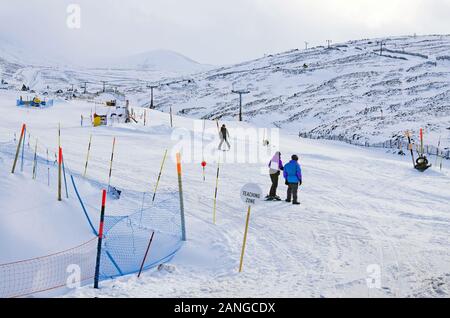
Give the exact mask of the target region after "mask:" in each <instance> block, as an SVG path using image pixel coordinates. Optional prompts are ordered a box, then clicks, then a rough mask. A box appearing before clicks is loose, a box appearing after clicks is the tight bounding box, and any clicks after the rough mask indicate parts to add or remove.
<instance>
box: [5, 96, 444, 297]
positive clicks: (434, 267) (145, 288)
mask: <svg viewBox="0 0 450 318" xmlns="http://www.w3.org/2000/svg"><path fill="white" fill-rule="evenodd" d="M2 94H3V95H0V116H1V118H3V120H2V125H1V127H0V141H9V140H11V139H12V138H13V134H14V132H16V133H19V128H20V124H21V123H22V122H26V123H27V124H28V127H29V131H30V133H31V144H32V145H33V144H34V140H35V138H36V137H38V138H39V141H40V142H41V143H42V144H43V145H50V146H51V145H53V147H54V148H56V146H55V145H56V141H57V137H56V136H57V135H56V133H57V130H56V127H57V124H58V123H59V122H60V123H61V126H62V144H63V148H64V149H65V150H64V151H65V160H66V162H67V164H68V166H70V168H71V169H72V170H75V171H78V172H82V169H83V167H84V160H85V153H86V149H87V143H88V140H89V135H90V134H91V133H92V134H93V135H94V137H93V140H94V141H93V153H92V168H91V169H90V170H89V171H88V175H89V177H91V178H94V179H97V180H100V181H102V182H106V179H107V172H108V168H109V156H110V150H111V145H112V137H113V136H115V137H117V148H116V157H115V160H116V162H115V166H114V167H115V169H114V172H113V184H114V185H115V186H119V187H121V188H123V189H132V190H140V191H145V190H143V189H142V187H145V186H148V187H149V189H151V188H152V187H153V185H154V182H155V180H156V176H157V173H158V169H159V165H160V162H161V159H162V155H163V152H164V149H166V148H167V149H169V151H170V152H172V153H171V155H173V152H174V151H172V150H173V149H174V145H175V144H176V143H177V140H172V138H171V135H172V134H174V133H175V134H177V133H178V132H179V130H178V129H176V130H175V132H174V130H172V129H171V128H170V125H169V116H168V115H167V114H164V113H159V112H153V111H152V112H149V113H148V115H149V122H150V126H147V127H143V125H142V123H140V124H133V125H128V126H127V125H123V124H117V125H114V127H102V128H96V129H92V128H90V127H83V128H82V127H80V114H82V113H83V114H85V115H88V114H89V113H90V110H91V108H92V107H93V105H92V104H89V103H85V102H76V101H73V102H68V103H67V102H65V103H56V105H55V106H54V107H53V108H49V109H46V110H26V109H20V108H17V107H15V106H14V105H15V102H14V98H15V97H16V96H15V95H13V94H8V93H2ZM136 111H137V112H138V114H139V113H140V112H141V110H140V109H136ZM197 124H198V123H197ZM194 125H195V123H194V121H193V120H191V119H186V118H181V117H175V126H176V127H178V128H184V129H187V131H192V130H193V129H194ZM200 125H201V124H200ZM215 125H216V124H215V123H214V122H208V123H207V128H208V130H207V131H208V132H209V133H208V134H207V139H208V138H212V137H211V135H210V134H212V133H214V131H215V129H216V128H215V127H216V126H215ZM228 125H229V127H230V133H231V134H233V131H237V129H238V128H239V127H249V126H246V125H245V124H242V125H240V124H237V123H228ZM194 138H195V139H196V140H197V139H198V138H199V135H198V133H196V134H194ZM200 138H201V136H200ZM208 140H209V139H208ZM280 140H281V143H280V147H279V148H280V150H281V152H282V153H283V159H284V160H286V159H287V157H288V155H290V154H292V153H297V154H299V156H300V161H301V164H302V166H303V172H304V182H303V186H302V188H301V191H300V200H301V202H302V205H301V206H291V205H288V204H287V203H285V202H267V203H266V202H265V203H262V204H261V205H259V206H257V207H256V208H255V209H254V210H253V212H252V217H251V221H250V230H249V237H248V245H247V251H246V255H245V262H244V273H242V274H239V273H238V272H237V271H238V265H239V255H240V249H241V244H242V237H243V230H244V224H245V212H246V207H244V206H243V204H242V203H241V201H240V199H239V189H240V188H241V186H242V185H243V184H245V183H247V182H250V181H251V182H256V183H258V184H260V185H261V187H262V188H263V189H264V191H268V188H269V181H270V180H269V177H268V175H265V174H263V173H262V171H263V170H265V169H264V166H265V165H266V164H267V162H266V158H265V157H264V158H263V159H262V160H261V162H260V163H232V162H230V161H229V160H227V161H226V163H225V164H223V165H222V168H221V176H220V181H219V195H218V204H217V224H216V225H213V224H212V206H213V194H214V185H215V174H216V167H215V163H214V160H215V158H217V156H218V154H216V153H212V152H211V153H210V154H209V155H207V161H208V163H209V165H208V167H207V169H206V173H207V175H206V182H203V180H202V176H201V166H200V161H201V158H200V159H199V160H196V161H195V162H191V163H189V162H186V163H184V165H183V183H184V190H185V193H184V198H185V208H186V218H187V236H188V242H187V243H186V244H185V245H184V247H183V248H182V249H181V251H180V252H179V253H178V254H177V255H176V256H175V258H174V259H173V260H172V261H171V265H172V266H173V269H174V270H173V271H166V270H163V271H150V272H147V273H145V274H144V276H143V277H141V279H139V280H138V279H136V278H135V277H124V278H121V279H117V280H114V281H108V282H104V283H103V284H102V289H101V290H100V291H94V290H93V289H92V288H90V287H83V288H81V289H78V290H76V291H74V292H72V293H70V294H68V295H67V296H69V297H93V296H98V297H258V296H262V297H301V296H305V297H356V296H362V297H376V296H382V297H404V296H427V297H430V296H431V297H449V296H450V266H449V264H450V248H449V247H450V239H449V237H450V236H449V234H450V209H449V206H450V205H449V203H450V189H449V187H448V184H449V181H450V172H449V170H448V162H445V163H444V170H443V171H442V172H440V171H438V170H436V169H431V170H429V171H427V172H426V173H424V174H420V173H418V172H416V171H414V170H413V169H412V168H411V166H412V164H411V162H410V158H409V157H400V156H397V155H393V154H391V153H384V152H383V151H377V150H373V149H362V148H355V147H353V146H348V145H344V144H341V143H335V142H326V141H312V140H303V139H299V138H298V137H296V136H293V135H288V134H285V133H284V132H283V131H281V137H280ZM215 142H216V141H213V142H212V144H214V145H215ZM232 146H233V147H234V146H235V145H234V144H233V145H232ZM233 149H234V148H233ZM273 151H275V148H273V149H271V152H273ZM220 155H221V156H222V154H220ZM197 157H198V153H197ZM267 157H269V154H267ZM196 159H198V158H196ZM0 169H1V170H2V176H3V175H5V174H6V173H7V171H8V170H9V169H10V163H9V162H5V163H3V164H2V165H1V167H0ZM5 171H6V172H5ZM18 178H19V177H18ZM9 180H10V178H8V179H7V180H5V179H2V181H1V182H0V185H1V189H2V192H3V191H8V190H9V187H8V182H9ZM280 181H281V180H280ZM280 184H281V185H280V188H279V194H281V195H282V196H284V192H285V186H284V185H283V182H280ZM176 187H177V184H176V169H175V164H174V162H173V160H170V161H169V164H168V165H167V167H166V171H165V173H164V175H163V178H162V183H161V191H164V190H174V189H176ZM11 191H14V189H11ZM13 193H14V192H10V193H9V195H10V196H11V197H12V194H13ZM7 198H8V196H7V194H4V193H2V201H1V202H2V203H1V212H0V220H1V222H0V224H1V223H3V222H4V219H5V216H6V215H7V213H6V211H5V208H6V209H12V207H11V204H10V203H7V204H5V203H4V202H5V201H7ZM30 200H34V198H30ZM43 200H44V199H43ZM36 204H37V205H38V204H40V202H36ZM48 207H51V209H53V206H51V205H49V206H48ZM38 211H39V210H36V213H38ZM5 213H6V214H5ZM107 213H108V208H107ZM32 220H33V218H30V219H28V218H26V219H20V222H32ZM16 222H19V220H16ZM58 222H59V223H60V222H61V221H60V220H58ZM67 222H71V221H70V220H67ZM55 223H56V222H55ZM16 225H17V224H16ZM49 227H51V225H49ZM11 228H14V224H13V225H11ZM7 234H8V235H10V237H9V238H7V240H6V238H4V237H2V238H3V239H2V242H8V244H13V242H16V241H19V240H22V239H23V237H22V235H24V234H23V233H22V232H16V231H8V232H7ZM78 234H79V235H80V236H83V235H84V234H83V233H78ZM85 235H86V241H87V240H89V239H90V238H91V237H92V236H91V234H89V233H88V231H87V232H86V234H85ZM62 240H64V239H62ZM61 244H68V242H61ZM2 245H3V243H2ZM43 249H45V247H42V246H37V247H36V250H38V251H39V252H43ZM3 251H4V248H3V247H2V248H1V249H0V254H2V253H4V252H3ZM30 253H32V251H30ZM0 256H1V255H0ZM20 256H21V257H26V256H25V255H20ZM32 256H35V255H30V257H32ZM377 268H380V269H381V274H380V275H381V276H380V278H381V280H380V283H381V286H380V287H381V288H368V284H367V282H366V280H367V279H368V278H369V277H370V275H371V273H372V274H373V272H371V270H373V269H375V270H376V269H377ZM375 274H376V273H375ZM375 277H376V276H375Z"/></svg>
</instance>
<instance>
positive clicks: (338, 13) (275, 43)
mask: <svg viewBox="0 0 450 318" xmlns="http://www.w3.org/2000/svg"><path fill="white" fill-rule="evenodd" d="M72 3H74V4H79V5H80V8H81V28H80V29H70V28H68V27H67V18H68V13H67V6H68V5H69V4H72ZM414 33H417V34H419V35H420V34H435V33H439V34H448V33H450V0H71V1H67V0H0V38H5V39H8V40H12V41H14V42H16V43H20V44H21V45H26V46H33V47H39V50H40V51H41V52H48V53H49V54H51V55H61V56H64V57H66V58H67V59H71V60H73V61H85V60H87V59H88V58H90V57H100V56H125V55H129V54H135V53H141V52H144V51H147V50H153V49H169V50H173V51H177V52H179V53H182V54H184V55H186V56H188V57H190V58H192V59H194V60H197V61H199V62H201V63H209V64H217V65H218V64H230V63H236V62H241V61H244V60H248V59H253V58H258V57H260V56H263V55H264V54H265V53H274V52H279V51H284V50H288V49H292V48H303V47H304V41H308V42H310V45H322V44H324V43H325V40H327V39H331V40H333V42H334V43H336V42H343V41H347V40H352V39H361V38H370V37H384V36H389V35H412V34H414Z"/></svg>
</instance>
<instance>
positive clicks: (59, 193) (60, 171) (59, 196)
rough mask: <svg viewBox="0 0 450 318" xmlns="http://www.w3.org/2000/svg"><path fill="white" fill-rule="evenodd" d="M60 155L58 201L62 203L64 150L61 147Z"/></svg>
mask: <svg viewBox="0 0 450 318" xmlns="http://www.w3.org/2000/svg"><path fill="white" fill-rule="evenodd" d="M58 152H59V154H58V201H62V197H61V186H62V185H61V184H62V180H61V179H62V149H61V147H59V151H58Z"/></svg>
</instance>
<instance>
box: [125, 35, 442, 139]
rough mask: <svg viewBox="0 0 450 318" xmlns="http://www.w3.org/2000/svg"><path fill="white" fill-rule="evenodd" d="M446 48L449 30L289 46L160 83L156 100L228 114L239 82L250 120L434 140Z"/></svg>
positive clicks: (200, 113) (351, 134)
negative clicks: (416, 133) (414, 133)
mask: <svg viewBox="0 0 450 318" xmlns="http://www.w3.org/2000/svg"><path fill="white" fill-rule="evenodd" d="M381 42H382V43H383V53H382V56H380V46H381ZM449 52H450V35H436V36H419V37H392V38H385V39H372V40H359V41H349V42H347V43H343V44H337V45H333V46H331V48H326V47H315V48H311V49H308V50H292V51H289V52H284V53H279V54H273V55H268V56H265V57H264V58H260V59H257V60H254V61H249V62H245V63H241V64H239V65H233V66H229V67H224V68H220V69H215V70H212V71H209V72H206V73H203V74H200V75H196V76H193V77H192V80H191V81H190V82H189V83H188V82H182V83H180V84H178V85H169V86H168V85H164V86H162V88H161V91H160V92H159V93H158V96H157V99H158V103H157V104H158V107H159V108H160V109H163V110H167V109H168V107H169V106H172V107H174V108H175V109H176V110H178V111H179V113H180V114H185V115H189V116H192V117H203V118H223V119H227V120H230V119H235V118H237V115H238V104H239V102H238V96H237V95H235V94H232V92H231V91H232V89H242V88H244V89H248V90H250V92H251V93H250V94H249V95H246V96H244V107H243V108H244V109H243V111H244V120H247V121H250V122H252V123H255V124H262V123H264V124H270V125H275V126H278V127H283V128H285V129H289V130H291V131H293V132H296V133H298V132H313V133H316V134H317V135H335V136H338V135H341V136H346V137H347V138H354V139H361V140H369V141H372V142H379V141H384V140H387V139H390V138H395V137H396V136H399V135H401V136H403V132H404V131H405V130H406V129H414V130H417V129H418V128H419V127H424V128H426V130H427V133H429V134H432V135H433V142H434V141H437V138H438V137H439V135H440V134H442V135H443V138H447V135H448V133H449V132H450V131H448V130H446V129H447V128H450V56H449V55H450V53H449ZM130 93H131V92H130ZM146 98H147V100H148V93H147V95H146ZM449 144H450V143H449V141H447V146H448V145H449Z"/></svg>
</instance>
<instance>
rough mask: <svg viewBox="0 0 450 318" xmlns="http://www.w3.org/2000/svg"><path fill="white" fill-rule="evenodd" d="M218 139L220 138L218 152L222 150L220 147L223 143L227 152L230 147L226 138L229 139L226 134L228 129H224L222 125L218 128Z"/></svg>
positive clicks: (228, 135)
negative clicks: (226, 147)
mask: <svg viewBox="0 0 450 318" xmlns="http://www.w3.org/2000/svg"><path fill="white" fill-rule="evenodd" d="M219 137H220V144H219V150H222V145H223V143H224V142H225V143H226V144H227V146H228V150H230V149H231V146H230V143H229V142H228V138H230V134H229V133H228V129H227V128H226V127H225V125H222V128H220V133H219ZM224 151H225V150H224Z"/></svg>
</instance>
